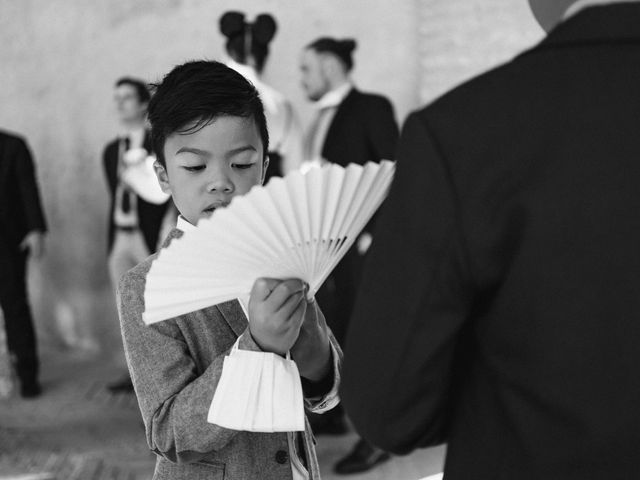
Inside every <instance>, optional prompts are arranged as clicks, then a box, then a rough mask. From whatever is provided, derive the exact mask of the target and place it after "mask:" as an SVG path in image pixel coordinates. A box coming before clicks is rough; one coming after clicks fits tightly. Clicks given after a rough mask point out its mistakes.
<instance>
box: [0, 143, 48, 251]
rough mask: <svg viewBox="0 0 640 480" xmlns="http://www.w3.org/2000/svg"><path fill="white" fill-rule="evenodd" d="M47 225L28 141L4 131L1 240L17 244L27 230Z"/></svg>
mask: <svg viewBox="0 0 640 480" xmlns="http://www.w3.org/2000/svg"><path fill="white" fill-rule="evenodd" d="M46 229H47V226H46V222H45V217H44V211H43V209H42V205H41V203H40V195H39V193H38V184H37V182H36V169H35V165H34V162H33V159H32V157H31V153H30V152H29V148H28V147H27V143H26V142H25V140H23V139H22V138H21V137H18V136H15V135H12V134H10V133H7V132H2V131H0V242H1V243H3V244H4V245H6V246H9V247H11V248H15V247H17V246H18V245H19V244H20V242H21V241H22V240H23V238H24V237H25V235H26V234H27V233H29V232H31V231H33V230H39V231H42V232H44V231H46Z"/></svg>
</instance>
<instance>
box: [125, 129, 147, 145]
mask: <svg viewBox="0 0 640 480" xmlns="http://www.w3.org/2000/svg"><path fill="white" fill-rule="evenodd" d="M145 134H146V129H145V128H144V127H139V128H134V129H132V130H125V131H123V132H122V133H121V134H120V138H122V139H125V138H128V139H129V142H130V145H131V148H137V147H142V145H143V143H144V136H145Z"/></svg>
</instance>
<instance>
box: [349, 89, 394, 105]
mask: <svg viewBox="0 0 640 480" xmlns="http://www.w3.org/2000/svg"><path fill="white" fill-rule="evenodd" d="M355 93H356V98H357V100H358V103H361V104H363V105H367V106H370V107H374V108H375V107H377V108H380V107H390V106H391V100H389V99H388V98H387V97H385V96H384V95H381V94H379V93H370V92H361V91H359V90H356V92H355Z"/></svg>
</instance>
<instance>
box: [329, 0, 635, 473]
mask: <svg viewBox="0 0 640 480" xmlns="http://www.w3.org/2000/svg"><path fill="white" fill-rule="evenodd" d="M530 4H531V6H532V8H533V11H534V12H535V13H536V17H537V18H539V19H540V20H541V21H542V23H543V25H544V26H545V27H546V28H548V29H550V32H549V34H548V36H547V37H546V38H545V39H544V40H543V41H542V42H541V43H540V44H539V45H537V46H536V47H534V48H533V49H531V50H529V51H527V52H525V53H524V54H522V55H520V56H518V57H517V58H516V59H514V60H513V61H511V62H509V63H507V64H506V65H504V66H501V67H499V68H497V69H495V70H493V71H491V72H489V73H486V74H484V75H481V76H480V77H478V78H476V79H474V80H472V81H470V82H468V83H466V84H464V85H462V86H460V87H458V88H456V89H455V90H454V91H452V92H450V93H449V94H447V95H445V96H443V97H442V98H440V99H438V100H436V101H435V102H434V103H433V104H431V105H430V106H428V107H426V108H424V109H423V110H420V111H418V112H415V113H413V114H411V115H410V116H409V118H408V120H407V122H406V124H405V126H404V128H403V132H402V135H401V139H400V146H399V150H398V156H397V158H398V167H397V173H396V178H395V180H394V183H393V186H392V188H391V192H390V195H389V198H388V199H387V201H386V204H385V205H384V206H383V210H382V212H381V214H380V218H379V221H378V224H377V230H376V237H375V241H374V243H373V246H372V248H371V251H370V253H369V258H368V259H367V266H366V268H365V274H364V276H363V284H362V286H361V290H360V293H359V296H358V301H357V305H356V307H355V311H354V316H353V318H352V322H351V326H350V331H349V333H348V338H347V350H346V351H347V352H348V355H347V357H346V363H345V369H344V383H343V385H344V388H343V391H342V392H341V393H342V397H343V401H344V402H345V404H346V407H347V409H348V410H349V412H351V416H352V420H353V422H354V425H355V426H356V428H357V429H358V430H359V431H360V432H361V434H362V435H363V436H364V437H365V438H367V439H368V440H370V441H371V442H373V443H374V444H376V445H379V446H381V447H382V448H385V449H388V450H390V451H392V452H397V453H407V452H409V451H411V450H413V449H415V448H418V447H427V446H431V445H436V444H439V443H443V442H446V443H448V448H447V457H446V462H445V471H444V477H445V478H446V479H452V480H456V479H469V478H482V479H484V478H491V479H519V480H527V479H542V478H544V479H596V478H610V479H630V478H636V477H637V475H638V472H640V455H638V446H639V445H640V409H639V408H638V405H640V349H639V348H638V340H639V339H640V321H639V319H640V275H639V272H640V253H639V252H640V250H639V249H638V244H640V215H638V212H639V211H640V189H639V188H638V185H639V184H640V135H638V119H639V118H640V117H639V115H640V95H638V85H639V84H640V67H639V65H640V29H639V28H638V26H639V25H640V3H639V2H637V1H633V2H615V3H614V2H609V1H593V0H592V1H588V0H582V1H577V2H576V1H571V0H564V1H561V0H546V1H543V0H531V1H530ZM381 351H384V352H385V355H380V354H379V352H381Z"/></svg>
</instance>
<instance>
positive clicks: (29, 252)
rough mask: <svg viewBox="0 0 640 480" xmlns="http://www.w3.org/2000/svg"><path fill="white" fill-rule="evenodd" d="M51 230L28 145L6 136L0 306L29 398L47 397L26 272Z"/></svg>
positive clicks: (2, 139)
mask: <svg viewBox="0 0 640 480" xmlns="http://www.w3.org/2000/svg"><path fill="white" fill-rule="evenodd" d="M46 230H47V227H46V223H45V218H44V212H43V210H42V205H41V203H40V195H39V194H38V184H37V181H36V169H35V165H34V162H33V159H32V158H31V153H30V152H29V148H28V147H27V143H26V142H25V141H24V140H23V139H22V138H20V137H17V136H14V135H11V134H9V133H7V132H0V306H1V307H2V311H3V313H4V321H5V330H6V335H7V344H8V345H7V346H8V350H9V352H10V353H11V354H12V355H14V356H15V359H16V372H17V374H18V378H19V379H20V388H21V390H20V393H21V394H22V396H23V397H36V396H38V395H40V393H41V387H40V383H39V382H38V354H37V348H36V336H35V331H34V327H33V320H32V318H31V310H30V308H29V301H28V296H27V285H26V280H27V279H26V277H27V275H26V268H27V258H28V257H29V256H31V257H32V258H35V259H38V258H40V257H41V256H42V253H43V249H44V234H45V232H46Z"/></svg>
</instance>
